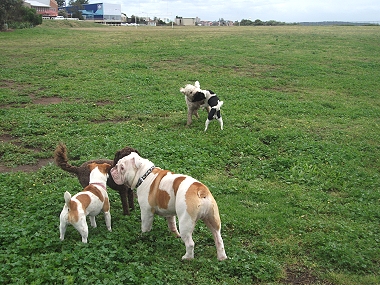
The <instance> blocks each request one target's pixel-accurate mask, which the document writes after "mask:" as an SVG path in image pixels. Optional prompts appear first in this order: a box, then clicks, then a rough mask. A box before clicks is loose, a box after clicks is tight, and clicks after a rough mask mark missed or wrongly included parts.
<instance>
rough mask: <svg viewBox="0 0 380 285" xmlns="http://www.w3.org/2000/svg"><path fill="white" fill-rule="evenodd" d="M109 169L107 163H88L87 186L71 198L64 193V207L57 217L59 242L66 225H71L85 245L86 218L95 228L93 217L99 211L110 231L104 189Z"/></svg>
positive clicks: (108, 211)
mask: <svg viewBox="0 0 380 285" xmlns="http://www.w3.org/2000/svg"><path fill="white" fill-rule="evenodd" d="M111 167H112V166H111V165H110V164H108V163H103V164H98V163H95V162H93V163H90V164H89V165H88V168H89V169H90V171H91V173H90V183H89V185H88V186H86V187H85V188H84V189H83V191H82V192H79V193H77V194H75V195H74V196H73V197H71V194H70V193H69V192H68V191H66V192H65V194H64V198H65V205H64V206H63V209H62V212H61V215H60V217H59V218H60V225H59V232H60V239H61V240H64V238H65V232H66V228H67V225H68V224H71V225H73V226H74V228H76V229H77V230H78V232H79V233H80V234H81V236H82V242H84V243H87V237H88V226H87V222H86V216H87V215H89V216H90V221H91V226H92V227H94V228H96V221H95V216H96V215H97V214H99V213H100V211H101V210H103V212H104V218H105V221H106V226H107V229H108V230H109V231H111V214H110V202H109V199H108V193H107V189H106V185H107V178H108V171H109V170H110V169H111Z"/></svg>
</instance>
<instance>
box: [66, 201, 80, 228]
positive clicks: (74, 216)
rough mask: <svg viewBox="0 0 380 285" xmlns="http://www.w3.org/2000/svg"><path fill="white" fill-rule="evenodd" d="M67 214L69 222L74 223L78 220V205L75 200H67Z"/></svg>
mask: <svg viewBox="0 0 380 285" xmlns="http://www.w3.org/2000/svg"><path fill="white" fill-rule="evenodd" d="M69 209H70V210H69V215H68V220H69V223H70V224H74V223H76V222H78V219H79V217H78V207H77V203H76V202H75V201H72V200H70V202H69Z"/></svg>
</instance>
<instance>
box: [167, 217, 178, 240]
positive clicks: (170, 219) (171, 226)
mask: <svg viewBox="0 0 380 285" xmlns="http://www.w3.org/2000/svg"><path fill="white" fill-rule="evenodd" d="M175 219H176V218H175V216H171V217H166V220H167V221H168V228H169V230H170V231H171V232H172V233H174V234H175V235H176V237H181V235H180V234H179V232H178V230H177V223H176V220H175Z"/></svg>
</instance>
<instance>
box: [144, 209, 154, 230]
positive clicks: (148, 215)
mask: <svg viewBox="0 0 380 285" xmlns="http://www.w3.org/2000/svg"><path fill="white" fill-rule="evenodd" d="M153 218H154V213H152V211H151V209H150V208H148V209H146V210H144V209H141V231H142V232H143V233H146V232H149V231H150V230H151V229H152V224H153Z"/></svg>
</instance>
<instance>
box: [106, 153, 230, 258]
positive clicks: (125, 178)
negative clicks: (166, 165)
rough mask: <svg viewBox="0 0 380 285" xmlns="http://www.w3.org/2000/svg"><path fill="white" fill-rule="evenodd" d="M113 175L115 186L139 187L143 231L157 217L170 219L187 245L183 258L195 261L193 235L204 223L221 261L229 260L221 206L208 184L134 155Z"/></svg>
mask: <svg viewBox="0 0 380 285" xmlns="http://www.w3.org/2000/svg"><path fill="white" fill-rule="evenodd" d="M111 175H112V177H113V179H114V181H115V183H117V184H126V185H127V186H128V187H130V188H131V189H134V188H137V198H138V202H139V205H140V210H141V230H142V232H148V231H150V230H151V229H152V223H153V218H154V214H157V215H160V216H163V217H166V219H167V222H168V227H169V230H170V231H171V232H173V233H174V234H176V236H177V237H181V238H182V240H183V242H184V243H185V246H186V254H185V255H184V256H182V259H193V258H194V241H193V238H192V234H193V231H194V227H195V224H196V222H197V221H198V220H203V221H204V223H205V224H206V225H207V227H208V228H209V229H210V231H211V232H212V235H213V237H214V241H215V246H216V251H217V257H218V259H219V260H224V259H226V258H227V256H226V253H225V251H224V244H223V239H222V236H221V233H220V232H221V222H220V217H219V210H218V205H217V204H216V202H215V199H214V197H213V196H212V194H211V192H210V190H209V189H208V188H207V187H206V186H205V185H204V184H202V183H201V182H199V181H197V180H195V179H194V178H192V177H190V176H187V175H183V174H174V173H172V172H170V171H168V170H163V169H160V168H158V167H155V166H154V164H153V163H152V162H151V161H149V160H148V159H144V158H142V157H140V156H139V155H138V154H137V153H133V152H132V153H131V154H130V155H128V156H126V157H123V158H122V159H120V160H119V162H118V163H117V164H116V166H115V167H113V168H112V169H111ZM176 216H178V221H179V232H178V230H177V225H176Z"/></svg>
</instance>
